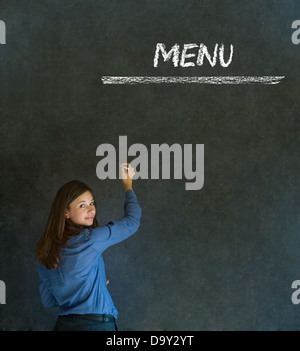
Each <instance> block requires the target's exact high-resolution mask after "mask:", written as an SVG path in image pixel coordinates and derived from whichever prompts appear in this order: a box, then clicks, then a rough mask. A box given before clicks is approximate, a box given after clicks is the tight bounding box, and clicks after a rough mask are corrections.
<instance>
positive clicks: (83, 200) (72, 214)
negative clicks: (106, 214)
mask: <svg viewBox="0 0 300 351" xmlns="http://www.w3.org/2000/svg"><path fill="white" fill-rule="evenodd" d="M95 215H96V207H95V202H94V199H93V196H92V194H91V193H90V192H89V191H86V192H85V193H83V194H82V195H80V196H79V197H77V199H75V200H74V201H73V202H71V203H70V206H69V209H67V210H66V219H70V220H71V221H72V222H73V223H75V224H77V225H84V226H90V225H92V224H93V221H94V217H95Z"/></svg>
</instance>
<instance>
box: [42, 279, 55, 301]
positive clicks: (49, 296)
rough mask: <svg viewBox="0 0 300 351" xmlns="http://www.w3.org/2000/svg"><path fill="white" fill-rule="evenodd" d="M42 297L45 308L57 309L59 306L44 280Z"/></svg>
mask: <svg viewBox="0 0 300 351" xmlns="http://www.w3.org/2000/svg"><path fill="white" fill-rule="evenodd" d="M40 295H41V300H42V304H43V305H44V306H45V307H56V306H57V305H58V304H57V301H56V299H55V298H54V296H53V295H52V294H51V292H50V291H49V289H48V288H47V287H46V285H45V284H44V282H43V281H42V280H40Z"/></svg>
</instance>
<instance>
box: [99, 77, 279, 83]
mask: <svg viewBox="0 0 300 351" xmlns="http://www.w3.org/2000/svg"><path fill="white" fill-rule="evenodd" d="M283 78H285V76H227V77H226V76H214V77H176V76H174V77H153V76H152V77H114V76H103V77H101V80H102V82H103V84H160V83H180V84H190V83H197V84H219V85H221V84H278V83H280V81H281V80H282V79H283Z"/></svg>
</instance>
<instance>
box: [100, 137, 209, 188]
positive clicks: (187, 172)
mask: <svg viewBox="0 0 300 351" xmlns="http://www.w3.org/2000/svg"><path fill="white" fill-rule="evenodd" d="M150 153H151V155H150V166H151V170H150V172H151V173H150V179H159V177H160V164H161V174H162V179H170V170H171V166H170V163H171V153H173V159H174V165H173V169H174V179H182V178H183V174H182V173H183V172H182V171H184V177H185V179H188V180H194V182H186V183H185V189H186V190H200V189H201V188H202V187H203V184H204V144H196V145H195V152H194V156H195V161H194V162H193V145H192V144H184V146H183V148H182V146H181V145H180V144H173V145H171V146H169V145H167V144H161V145H159V144H151V149H150ZM137 154H138V156H137ZM96 156H105V157H104V158H102V159H101V160H100V161H99V162H98V164H97V167H96V174H97V177H98V178H99V179H106V178H108V179H116V176H117V152H116V149H115V147H114V146H113V145H111V144H101V145H99V146H98V148H97V151H96ZM127 156H137V157H136V158H135V159H134V160H133V161H132V162H130V164H131V165H132V167H134V168H135V175H134V178H133V179H138V178H141V179H149V174H148V149H147V147H146V146H145V145H144V144H133V145H131V146H130V147H129V149H128V151H127V136H119V164H121V163H127ZM160 156H161V157H160ZM160 160H161V162H160ZM137 167H139V169H138V170H137ZM193 169H195V170H193ZM119 179H121V170H120V169H119Z"/></svg>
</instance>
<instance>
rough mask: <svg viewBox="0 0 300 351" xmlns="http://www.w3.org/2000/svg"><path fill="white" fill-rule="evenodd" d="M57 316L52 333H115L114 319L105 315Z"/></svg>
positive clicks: (115, 324)
mask: <svg viewBox="0 0 300 351" xmlns="http://www.w3.org/2000/svg"><path fill="white" fill-rule="evenodd" d="M90 316H91V318H92V319H91V318H88V317H89V316H88V315H85V316H84V317H82V316H80V315H68V316H58V318H57V320H56V323H55V326H54V328H53V330H54V331H117V330H118V328H117V323H116V319H115V318H114V317H112V316H107V315H90Z"/></svg>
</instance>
